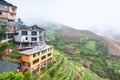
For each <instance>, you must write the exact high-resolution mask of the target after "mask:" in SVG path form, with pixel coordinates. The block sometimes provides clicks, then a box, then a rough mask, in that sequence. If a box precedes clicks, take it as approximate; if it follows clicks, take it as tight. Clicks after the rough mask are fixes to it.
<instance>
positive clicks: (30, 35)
mask: <svg viewBox="0 0 120 80" xmlns="http://www.w3.org/2000/svg"><path fill="white" fill-rule="evenodd" d="M15 42H17V43H18V45H19V46H18V48H19V49H22V48H23V49H24V48H33V47H35V46H38V45H39V46H41V45H45V42H44V29H42V28H40V27H39V26H37V25H34V26H31V27H28V28H24V29H21V30H19V31H18V34H17V35H15Z"/></svg>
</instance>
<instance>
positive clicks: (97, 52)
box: [49, 32, 120, 80]
mask: <svg viewBox="0 0 120 80" xmlns="http://www.w3.org/2000/svg"><path fill="white" fill-rule="evenodd" d="M54 33H55V32H54ZM56 34H57V33H56ZM49 35H50V34H49ZM57 35H58V34H57ZM53 37H55V36H53ZM57 38H58V39H59V42H58V41H57V40H55V39H54V40H51V39H50V40H51V41H52V42H51V43H49V44H52V45H54V46H55V48H56V49H58V50H59V51H60V52H61V53H62V54H63V55H64V56H65V57H66V58H68V59H69V60H70V61H72V62H73V61H74V64H76V63H78V64H80V65H81V66H83V67H84V68H86V70H88V72H86V73H88V74H89V73H90V72H91V71H92V72H94V73H95V75H96V74H97V76H98V77H102V78H104V79H110V80H119V79H120V72H119V71H120V59H119V57H113V56H109V55H108V47H107V44H104V43H102V41H101V42H100V41H97V40H92V39H88V38H86V37H85V38H80V40H79V39H78V38H73V37H61V36H59V37H57ZM88 62H90V65H88ZM76 67H77V65H76ZM78 70H79V71H81V69H79V68H78ZM89 71H90V72H89ZM83 75H85V72H82V73H81V76H83ZM91 77H93V78H94V76H91ZM96 79H97V78H96ZM96 79H90V76H89V75H86V80H96ZM97 80H99V79H97Z"/></svg>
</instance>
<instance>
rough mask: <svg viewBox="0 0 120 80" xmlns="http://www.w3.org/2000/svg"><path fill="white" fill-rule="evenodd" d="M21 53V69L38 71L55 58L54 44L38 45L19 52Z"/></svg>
mask: <svg viewBox="0 0 120 80" xmlns="http://www.w3.org/2000/svg"><path fill="white" fill-rule="evenodd" d="M19 54H20V55H21V66H20V67H21V71H23V72H25V71H31V72H32V71H35V70H36V71H38V72H40V71H41V69H42V67H47V64H48V63H49V62H51V61H52V60H53V59H54V56H53V46H48V45H45V46H36V47H35V48H33V49H30V50H26V51H22V52H19Z"/></svg>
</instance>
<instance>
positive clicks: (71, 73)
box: [39, 50, 106, 80]
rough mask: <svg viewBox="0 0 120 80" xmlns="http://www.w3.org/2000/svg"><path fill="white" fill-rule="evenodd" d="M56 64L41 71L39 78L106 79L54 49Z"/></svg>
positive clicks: (63, 79) (46, 79) (40, 79)
mask: <svg viewBox="0 0 120 80" xmlns="http://www.w3.org/2000/svg"><path fill="white" fill-rule="evenodd" d="M54 56H55V57H56V59H57V64H56V65H54V66H52V67H51V68H50V69H48V70H47V71H46V72H45V73H43V74H42V75H41V76H40V78H39V80H106V79H104V78H101V77H99V76H98V75H97V74H95V73H94V72H93V71H91V70H90V69H89V68H85V67H83V66H82V65H81V64H80V62H77V61H72V60H68V59H67V58H65V57H63V56H61V55H60V54H59V52H58V51H56V50H55V51H54Z"/></svg>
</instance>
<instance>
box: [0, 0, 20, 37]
mask: <svg viewBox="0 0 120 80" xmlns="http://www.w3.org/2000/svg"><path fill="white" fill-rule="evenodd" d="M16 10H17V7H16V6H14V5H13V4H11V3H8V2H7V1H5V0H0V23H2V25H3V27H6V37H5V39H10V38H12V39H13V38H14V35H15V34H16V33H17V32H18V26H16V25H14V24H13V22H14V20H15V17H16Z"/></svg>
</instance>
